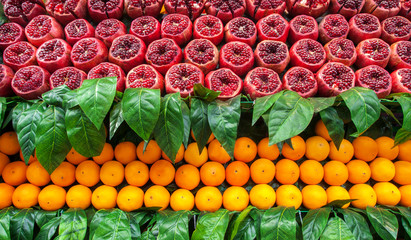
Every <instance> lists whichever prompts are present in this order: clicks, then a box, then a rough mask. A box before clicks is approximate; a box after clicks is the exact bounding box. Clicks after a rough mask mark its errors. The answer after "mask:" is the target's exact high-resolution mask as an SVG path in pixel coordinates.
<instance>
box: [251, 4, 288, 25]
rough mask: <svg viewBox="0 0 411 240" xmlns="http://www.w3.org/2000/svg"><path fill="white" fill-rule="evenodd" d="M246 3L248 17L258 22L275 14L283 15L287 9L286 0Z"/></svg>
mask: <svg viewBox="0 0 411 240" xmlns="http://www.w3.org/2000/svg"><path fill="white" fill-rule="evenodd" d="M246 2H247V4H246V5H247V13H248V15H250V16H251V17H252V18H253V19H254V20H256V21H258V20H260V19H261V18H263V17H265V16H268V15H270V14H273V13H278V14H279V15H282V14H283V12H284V10H285V7H286V5H285V0H246Z"/></svg>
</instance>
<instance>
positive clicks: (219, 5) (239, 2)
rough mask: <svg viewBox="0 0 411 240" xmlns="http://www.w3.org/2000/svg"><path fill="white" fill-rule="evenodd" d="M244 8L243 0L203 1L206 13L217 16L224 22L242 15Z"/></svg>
mask: <svg viewBox="0 0 411 240" xmlns="http://www.w3.org/2000/svg"><path fill="white" fill-rule="evenodd" d="M245 8H246V3H245V0H208V1H206V3H205V10H206V13H207V14H208V15H213V16H216V17H218V18H219V19H221V21H222V22H223V23H224V24H226V23H227V22H228V21H230V20H231V19H233V18H236V17H241V16H243V14H244V13H245Z"/></svg>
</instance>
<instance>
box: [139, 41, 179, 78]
mask: <svg viewBox="0 0 411 240" xmlns="http://www.w3.org/2000/svg"><path fill="white" fill-rule="evenodd" d="M145 58H146V62H147V63H148V64H150V65H151V66H153V67H154V68H155V69H156V70H157V71H159V72H160V73H161V74H166V73H167V71H168V69H170V67H171V66H173V65H174V64H177V63H179V62H181V60H182V59H183V53H182V52H181V48H180V47H179V46H178V45H177V43H176V42H175V41H174V40H172V39H169V38H163V39H159V40H156V41H154V42H152V43H150V45H148V48H147V52H146V56H145Z"/></svg>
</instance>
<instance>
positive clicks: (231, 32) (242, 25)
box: [224, 17, 257, 46]
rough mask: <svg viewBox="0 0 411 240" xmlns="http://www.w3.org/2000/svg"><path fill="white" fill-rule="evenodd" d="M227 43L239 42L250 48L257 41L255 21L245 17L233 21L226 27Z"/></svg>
mask: <svg viewBox="0 0 411 240" xmlns="http://www.w3.org/2000/svg"><path fill="white" fill-rule="evenodd" d="M224 32H225V34H224V36H225V41H226V42H234V41H239V42H243V43H246V44H248V45H250V46H253V45H254V44H255V41H256V40H257V28H256V26H255V24H254V23H253V21H251V20H250V19H248V18H245V17H236V18H234V19H231V20H230V21H229V22H228V23H227V24H226V25H225V27H224Z"/></svg>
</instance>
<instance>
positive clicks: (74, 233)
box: [59, 208, 87, 240]
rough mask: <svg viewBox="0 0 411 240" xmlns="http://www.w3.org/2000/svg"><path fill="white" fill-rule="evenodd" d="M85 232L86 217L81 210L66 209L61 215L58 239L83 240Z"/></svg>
mask: <svg viewBox="0 0 411 240" xmlns="http://www.w3.org/2000/svg"><path fill="white" fill-rule="evenodd" d="M86 231H87V216H86V212H85V211H84V210H83V209H78V208H76V209H72V208H70V209H68V210H67V211H65V212H63V214H62V215H61V222H60V228H59V239H60V240H63V239H84V237H85V236H86Z"/></svg>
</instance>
